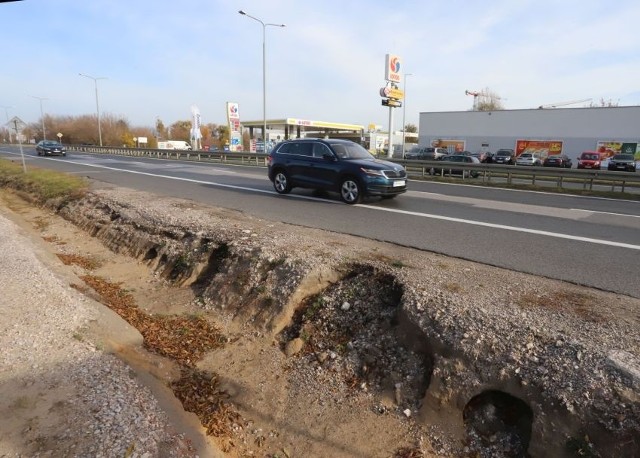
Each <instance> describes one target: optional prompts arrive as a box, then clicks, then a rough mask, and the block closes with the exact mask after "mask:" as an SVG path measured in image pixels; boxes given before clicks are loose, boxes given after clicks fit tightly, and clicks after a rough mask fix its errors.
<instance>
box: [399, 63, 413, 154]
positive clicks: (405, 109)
mask: <svg viewBox="0 0 640 458" xmlns="http://www.w3.org/2000/svg"><path fill="white" fill-rule="evenodd" d="M412 75H413V73H405V74H404V103H403V104H402V159H404V144H405V141H406V137H407V125H406V124H405V117H406V114H407V79H408V78H409V77H410V76H412Z"/></svg>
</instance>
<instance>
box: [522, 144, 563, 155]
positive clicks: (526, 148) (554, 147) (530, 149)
mask: <svg viewBox="0 0 640 458" xmlns="http://www.w3.org/2000/svg"><path fill="white" fill-rule="evenodd" d="M522 153H538V154H539V155H540V157H542V158H545V157H547V156H553V155H555V154H561V153H562V142H561V141H560V140H517V141H516V155H517V156H520V155H521V154H522Z"/></svg>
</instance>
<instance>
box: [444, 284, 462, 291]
mask: <svg viewBox="0 0 640 458" xmlns="http://www.w3.org/2000/svg"><path fill="white" fill-rule="evenodd" d="M442 287H443V288H444V289H445V290H447V291H449V292H450V293H461V292H463V291H464V290H463V289H462V286H460V284H459V283H453V282H448V283H445V284H444V285H442Z"/></svg>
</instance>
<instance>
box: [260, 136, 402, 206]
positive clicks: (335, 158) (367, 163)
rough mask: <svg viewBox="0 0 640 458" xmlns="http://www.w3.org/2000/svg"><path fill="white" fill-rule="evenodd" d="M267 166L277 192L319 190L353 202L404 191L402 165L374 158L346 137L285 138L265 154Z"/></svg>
mask: <svg viewBox="0 0 640 458" xmlns="http://www.w3.org/2000/svg"><path fill="white" fill-rule="evenodd" d="M268 165H269V179H270V180H271V181H272V182H273V187H274V188H275V190H276V191H277V192H278V193H280V194H287V193H288V192H289V191H291V189H292V188H295V187H300V188H311V189H322V190H325V191H335V192H338V193H340V197H341V198H342V200H343V201H344V202H346V203H348V204H357V203H358V202H360V200H361V199H362V197H363V196H365V195H367V196H381V197H382V198H386V199H391V198H393V197H395V196H397V195H398V194H402V193H403V192H406V190H407V173H406V171H405V169H404V167H402V166H401V165H398V164H394V163H393V162H388V161H381V160H378V159H376V158H375V157H373V156H372V155H371V154H370V153H369V152H368V151H367V150H366V149H364V148H363V147H362V146H360V145H358V144H357V143H354V142H352V141H349V140H337V139H315V138H305V139H296V140H287V141H284V142H282V143H279V144H278V145H277V146H276V147H275V148H274V150H273V151H272V152H271V154H269V158H268Z"/></svg>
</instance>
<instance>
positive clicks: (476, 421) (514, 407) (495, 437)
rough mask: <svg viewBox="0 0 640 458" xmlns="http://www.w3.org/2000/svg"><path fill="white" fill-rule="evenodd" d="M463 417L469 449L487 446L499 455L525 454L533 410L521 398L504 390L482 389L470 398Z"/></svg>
mask: <svg viewBox="0 0 640 458" xmlns="http://www.w3.org/2000/svg"><path fill="white" fill-rule="evenodd" d="M462 418H463V420H464V424H465V427H466V430H467V435H468V439H469V443H470V444H469V445H470V448H471V449H474V450H478V449H479V448H483V449H485V450H486V448H487V447H488V448H490V449H491V450H492V451H493V452H495V453H496V454H499V455H500V456H508V457H521V456H522V457H524V456H528V454H527V450H528V448H529V442H530V441H531V427H532V423H533V411H532V410H531V408H530V407H529V406H528V405H527V404H526V403H525V402H524V401H522V400H521V399H519V398H517V397H515V396H512V395H510V394H508V393H505V392H503V391H498V390H488V391H484V392H482V393H480V394H478V395H477V396H474V397H473V398H471V400H470V401H469V402H468V403H467V405H466V406H465V407H464V410H463V412H462Z"/></svg>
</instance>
